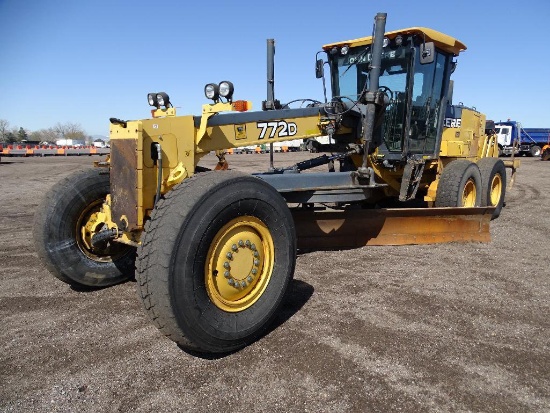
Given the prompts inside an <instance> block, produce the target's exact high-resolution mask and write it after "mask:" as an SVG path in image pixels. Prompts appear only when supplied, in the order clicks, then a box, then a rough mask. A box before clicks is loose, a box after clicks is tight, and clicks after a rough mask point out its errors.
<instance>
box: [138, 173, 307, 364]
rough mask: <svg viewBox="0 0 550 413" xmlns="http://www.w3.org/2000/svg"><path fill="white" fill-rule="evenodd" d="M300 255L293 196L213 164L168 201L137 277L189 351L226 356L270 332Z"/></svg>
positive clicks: (163, 322) (158, 211)
mask: <svg viewBox="0 0 550 413" xmlns="http://www.w3.org/2000/svg"><path fill="white" fill-rule="evenodd" d="M295 261H296V235H295V230H294V222H293V219H292V215H291V214H290V211H289V209H288V207H287V205H286V202H285V201H284V199H283V197H282V196H281V195H280V194H279V193H278V192H277V191H276V190H275V189H274V188H273V187H271V186H270V185H269V184H267V183H265V182H263V181H262V180H260V179H258V178H255V177H253V176H250V175H246V174H242V173H240V172H236V171H223V172H221V171H219V172H218V171H212V172H205V173H202V174H199V175H195V176H193V177H192V178H190V179H188V180H186V181H184V182H183V183H182V184H180V185H179V186H178V187H176V188H174V189H173V190H172V191H170V192H169V193H168V194H167V195H166V198H165V199H162V200H160V201H159V202H158V204H157V207H156V208H155V210H154V211H153V213H152V215H151V220H150V222H149V223H148V224H147V226H146V232H145V234H144V236H143V237H142V244H141V247H140V248H139V250H138V260H137V275H136V276H137V279H138V283H139V288H140V294H141V299H142V302H143V305H144V307H145V310H146V311H147V313H148V315H149V316H150V318H151V320H152V321H153V323H154V324H155V325H156V326H157V327H158V328H159V329H160V330H161V332H163V333H164V334H165V335H166V336H167V337H169V338H170V339H171V340H173V341H175V342H176V343H178V344H179V345H181V346H182V347H184V348H185V349H187V350H191V351H197V350H198V351H206V352H212V353H224V352H230V351H233V350H236V349H238V348H241V347H243V346H245V345H247V344H248V343H250V342H252V341H254V340H255V339H257V338H258V337H259V336H260V335H261V334H262V333H263V332H264V331H265V330H266V328H267V327H268V325H269V323H270V322H271V321H272V319H273V318H274V316H275V314H276V312H277V310H278V309H279V307H280V306H281V303H282V301H283V297H284V295H285V292H286V289H287V287H288V284H289V282H290V280H291V279H292V276H293V273H294V266H295ZM236 285H237V286H236Z"/></svg>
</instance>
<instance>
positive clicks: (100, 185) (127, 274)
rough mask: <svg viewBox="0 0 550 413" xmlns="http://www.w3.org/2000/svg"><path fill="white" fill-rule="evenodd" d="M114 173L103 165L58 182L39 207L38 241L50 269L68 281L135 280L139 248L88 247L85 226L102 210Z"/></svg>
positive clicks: (85, 283)
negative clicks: (89, 219)
mask: <svg viewBox="0 0 550 413" xmlns="http://www.w3.org/2000/svg"><path fill="white" fill-rule="evenodd" d="M109 188H110V183H109V173H108V172H106V171H105V170H104V169H103V168H92V169H88V170H85V171H81V172H76V173H74V174H72V175H70V176H68V177H66V178H65V179H63V180H62V181H60V182H58V183H57V184H56V185H54V186H53V187H52V188H51V189H50V190H49V191H48V192H47V193H46V196H45V197H44V199H43V201H42V203H41V204H40V205H38V209H37V211H36V214H35V217H34V234H33V235H34V243H35V246H36V251H37V253H38V256H39V257H40V259H41V260H42V262H43V263H44V265H45V266H46V268H48V270H49V271H50V272H51V273H52V274H53V275H54V276H56V277H57V278H58V279H60V280H61V281H63V282H66V283H67V284H70V285H74V286H86V287H107V286H111V285H114V284H118V283H120V282H122V281H125V280H127V279H129V278H131V277H132V276H133V275H134V271H135V256H136V249H135V248H133V247H129V246H126V245H123V244H118V243H112V244H107V245H105V248H104V249H102V250H94V251H92V250H90V249H86V247H85V245H84V244H83V243H82V236H81V231H80V228H81V226H82V225H83V223H84V222H85V220H86V217H89V216H90V214H93V213H94V211H97V210H99V208H100V206H101V203H102V201H103V200H104V199H105V196H106V195H107V194H108V193H109Z"/></svg>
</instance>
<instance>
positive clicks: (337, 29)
mask: <svg viewBox="0 0 550 413" xmlns="http://www.w3.org/2000/svg"><path fill="white" fill-rule="evenodd" d="M377 12H385V13H387V14H388V17H387V23H386V30H387V31H391V30H397V29H401V28H406V27H413V26H421V27H429V28H432V29H435V30H438V31H441V32H443V33H446V34H448V35H450V36H453V37H455V38H457V39H459V40H460V41H462V42H463V43H465V44H466V46H467V50H466V51H465V52H463V53H461V55H460V56H459V57H458V67H457V69H456V71H455V72H454V74H453V76H452V79H454V81H455V83H454V96H453V100H454V103H458V102H462V103H463V104H464V105H466V106H470V107H475V108H476V109H477V110H479V111H480V112H483V113H485V114H486V115H487V118H488V119H493V120H497V121H498V120H505V119H508V118H510V119H512V120H517V121H520V122H522V124H523V126H524V127H550V116H549V114H550V52H549V49H550V47H549V39H550V35H549V30H548V28H549V23H548V22H549V21H550V1H548V0H524V1H517V0H513V1H512V0H477V1H471V0H462V1H460V2H458V1H450V2H446V1H435V0H433V1H432V0H428V1H416V2H411V1H395V0H387V1H357V2H350V1H326V0H316V1H298V0H294V1H288V0H278V1H272V2H264V1H261V0H257V1H249V0H241V1H229V0H226V1H221V0H210V1H202V2H194V1H193V2H192V1H185V0H182V1H170V0H165V1H162V2H161V1H153V0H148V1H142V0H120V1H117V0H25V1H21V0H0V119H5V120H7V121H8V122H9V123H10V126H12V127H23V128H24V129H26V130H27V131H29V132H32V131H34V130H38V129H42V128H49V127H52V126H54V125H55V124H56V123H66V122H71V123H78V124H80V125H81V126H82V128H83V129H84V130H85V131H86V133H87V134H89V135H103V136H108V133H109V118H110V117H117V118H121V119H141V118H147V117H150V106H148V104H147V93H149V92H160V91H164V92H167V93H168V94H169V95H170V100H171V101H172V103H173V105H174V106H175V107H176V108H177V113H178V114H179V115H188V114H193V115H198V114H200V113H201V106H202V105H203V104H205V103H208V101H207V99H206V98H205V97H204V85H205V84H206V83H211V82H214V83H218V82H220V81H222V80H230V81H232V82H233V83H234V85H235V94H234V98H235V99H245V100H250V101H252V102H253V109H255V110H261V102H262V100H265V99H266V93H267V92H266V91H267V86H266V40H267V39H269V38H273V39H275V44H276V54H275V98H276V99H279V100H280V101H281V102H288V101H291V100H294V99H302V98H311V99H317V100H322V97H323V89H322V82H321V81H320V80H319V79H316V78H315V64H314V63H315V54H316V53H317V52H318V51H319V50H321V46H322V45H324V44H327V43H332V42H337V41H343V40H348V39H355V38H358V37H364V36H369V35H370V34H371V32H372V24H373V18H374V16H375V15H376V13H377Z"/></svg>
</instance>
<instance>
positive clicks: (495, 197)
mask: <svg viewBox="0 0 550 413" xmlns="http://www.w3.org/2000/svg"><path fill="white" fill-rule="evenodd" d="M501 194H502V178H501V176H500V174H496V175H495V176H493V180H492V182H491V206H497V205H498V203H499V202H500V197H501Z"/></svg>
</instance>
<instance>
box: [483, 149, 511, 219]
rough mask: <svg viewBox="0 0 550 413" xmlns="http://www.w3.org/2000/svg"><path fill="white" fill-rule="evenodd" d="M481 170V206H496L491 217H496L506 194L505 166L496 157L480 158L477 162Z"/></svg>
mask: <svg viewBox="0 0 550 413" xmlns="http://www.w3.org/2000/svg"><path fill="white" fill-rule="evenodd" d="M477 166H478V167H479V171H480V172H481V184H482V191H481V206H494V207H496V209H495V211H494V212H493V217H492V219H495V218H498V217H499V216H500V212H501V211H502V206H503V205H504V197H505V195H506V167H505V166H504V162H502V161H501V160H499V159H497V158H482V159H480V160H479V162H478V163H477Z"/></svg>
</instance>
